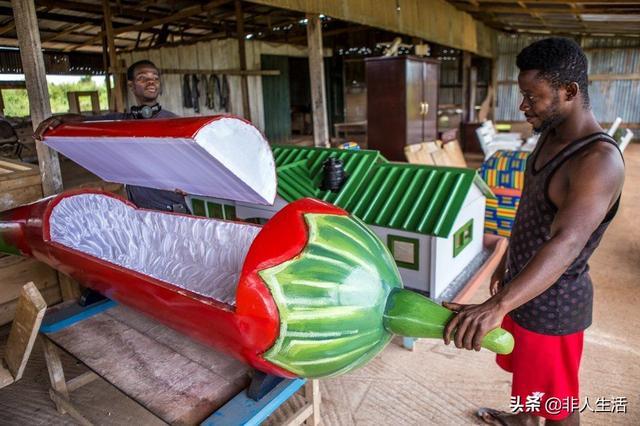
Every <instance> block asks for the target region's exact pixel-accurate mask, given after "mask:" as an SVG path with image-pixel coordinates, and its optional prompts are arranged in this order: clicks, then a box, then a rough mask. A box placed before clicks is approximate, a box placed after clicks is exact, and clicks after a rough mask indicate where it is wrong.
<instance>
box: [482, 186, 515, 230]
mask: <svg viewBox="0 0 640 426" xmlns="http://www.w3.org/2000/svg"><path fill="white" fill-rule="evenodd" d="M491 190H492V191H493V193H494V194H495V196H496V198H495V199H489V198H487V207H486V210H485V214H484V231H485V232H486V233H488V234H496V235H501V236H503V237H510V236H511V227H512V226H513V220H514V219H515V217H516V210H517V209H518V203H519V202H520V195H521V191H520V190H518V189H508V188H491Z"/></svg>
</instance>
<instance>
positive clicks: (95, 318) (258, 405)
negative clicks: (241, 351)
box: [40, 302, 321, 425]
mask: <svg viewBox="0 0 640 426" xmlns="http://www.w3.org/2000/svg"><path fill="white" fill-rule="evenodd" d="M114 305H115V304H114V303H113V302H108V303H106V304H103V305H102V306H96V307H95V309H94V310H91V309H89V310H85V311H80V312H76V311H74V310H72V311H71V312H70V313H73V312H75V313H73V314H72V315H71V316H67V317H64V316H63V317H64V318H59V319H58V322H57V323H56V322H53V323H52V322H48V323H47V324H46V326H43V327H42V330H43V333H49V334H46V335H45V334H41V335H40V336H41V339H42V343H43V349H44V355H45V361H46V364H47V370H48V372H49V378H50V382H51V388H50V390H49V396H50V398H51V400H52V401H53V402H54V403H55V405H56V408H57V410H58V411H59V412H60V413H61V414H69V415H70V416H71V417H72V418H73V419H74V420H75V421H77V422H79V423H80V424H83V425H89V424H91V423H90V422H89V421H88V420H87V418H86V417H85V416H84V415H83V414H82V413H81V412H80V411H79V410H78V409H77V408H76V406H75V405H74V403H73V396H72V395H71V394H72V392H74V391H75V390H77V389H79V388H80V387H82V386H84V385H85V384H88V383H91V382H92V381H94V380H95V379H97V378H103V379H104V380H106V381H107V382H109V383H111V384H113V385H114V386H116V387H117V388H118V389H120V391H122V392H124V393H125V394H126V395H128V396H129V397H131V398H133V399H134V400H135V401H136V402H137V403H138V404H140V405H141V406H142V407H145V408H146V409H147V410H149V412H150V413H151V414H153V415H155V416H157V417H158V418H159V419H162V420H164V421H167V422H169V423H174V421H175V422H176V423H179V424H183V423H186V424H192V423H197V422H200V421H201V422H202V423H201V424H202V425H210V424H213V425H217V424H247V423H248V424H259V423H260V422H262V421H263V420H265V419H266V418H267V417H268V416H269V415H270V414H271V413H273V412H274V411H275V410H276V409H277V408H278V407H279V406H281V404H282V403H283V402H285V401H287V400H288V399H289V398H290V397H291V396H292V395H293V394H295V393H296V392H298V391H299V390H300V389H303V391H304V393H303V396H304V403H303V405H302V406H301V407H299V408H298V409H297V411H296V412H295V413H293V414H292V415H290V416H289V418H288V419H286V420H285V422H283V423H284V424H287V425H299V424H302V423H303V422H306V424H313V425H317V424H318V423H319V421H320V403H321V395H320V386H319V382H318V381H317V380H304V379H285V380H282V381H281V382H280V383H278V384H277V385H276V387H275V388H273V389H271V390H270V391H269V392H268V393H267V394H266V395H264V396H263V397H262V398H260V399H259V400H257V401H255V400H253V399H251V398H249V396H248V393H247V388H243V387H242V386H238V383H239V382H238V381H239V380H244V377H246V376H245V375H246V370H247V368H246V367H245V366H238V367H240V370H238V371H235V372H232V371H231V369H232V364H226V361H225V362H223V363H222V364H218V362H220V361H223V360H224V359H225V358H224V357H222V358H221V357H220V355H215V354H212V353H210V351H209V350H207V349H205V348H198V347H193V349H187V350H183V348H185V346H188V345H189V340H188V339H187V338H186V337H184V336H182V335H180V334H179V333H176V332H175V331H172V330H170V329H168V328H165V327H164V326H159V327H158V328H154V330H155V331H154V332H153V333H152V335H146V334H144V333H145V331H144V330H147V329H148V328H147V327H148V326H149V323H148V322H147V321H148V320H147V319H146V318H143V317H142V316H141V315H139V314H137V313H136V312H135V311H131V310H129V309H127V308H124V307H118V306H114ZM67 306H71V305H67ZM61 309H63V310H64V309H65V308H64V307H63V308H61ZM112 310H114V311H112ZM116 310H117V311H116ZM57 312H58V313H60V310H58V311H57ZM58 324H61V325H58ZM98 324H102V325H98ZM123 333H124V334H126V335H127V336H131V333H133V334H135V335H136V337H135V338H134V340H135V341H136V342H138V343H137V344H136V345H134V347H132V348H113V347H112V345H109V344H107V345H105V343H106V342H108V341H112V340H113V341H121V340H119V339H122V336H123V335H124V334H123ZM114 336H115V337H114ZM85 338H86V339H87V340H85ZM104 339H106V340H104ZM79 340H82V341H83V343H80V342H79ZM92 348H101V349H100V350H101V352H100V356H98V357H96V352H95V351H94V349H92ZM107 348H108V349H107ZM142 348H145V349H142ZM61 350H62V351H65V352H66V353H68V354H70V355H71V356H74V357H77V358H78V360H80V361H81V362H85V361H89V363H88V364H86V365H87V367H89V368H90V370H91V371H88V372H86V373H83V374H81V375H79V376H77V377H75V378H73V379H71V380H67V379H66V377H65V372H64V369H63V365H62V362H61V358H60V351H61ZM96 350H98V349H96ZM141 351H142V352H141ZM140 353H144V354H145V356H144V357H142V359H139V356H140ZM170 354H174V355H175V357H176V358H175V359H180V360H182V361H178V362H177V364H179V365H180V366H181V367H175V366H173V367H168V369H169V370H171V371H165V372H164V373H163V372H162V369H163V368H164V367H160V366H161V365H164V364H163V362H164V361H163V360H166V357H167V355H169V356H173V355H170ZM122 358H124V359H129V360H134V359H138V361H136V362H138V363H139V364H138V365H137V366H136V368H135V369H134V370H133V371H132V370H131V364H130V363H125V364H123V363H121V359H122ZM172 359H174V358H172ZM149 360H152V361H151V363H152V364H154V366H151V368H152V371H154V372H156V373H157V374H159V376H158V377H159V378H157V380H156V379H153V380H152V381H149V382H146V384H144V385H143V386H153V385H154V383H152V382H153V381H156V384H160V383H167V381H168V378H167V377H175V374H177V373H178V371H181V368H185V367H184V365H186V364H184V361H187V360H191V362H195V361H196V360H197V363H193V364H191V365H193V368H195V370H194V369H193V368H192V369H190V370H189V368H191V367H186V368H187V369H188V370H189V371H192V373H193V374H194V375H195V376H194V377H198V379H196V381H195V382H196V383H201V382H203V381H204V382H207V383H208V381H207V380H205V377H208V378H209V379H214V378H215V380H219V384H218V385H217V386H218V388H219V389H221V392H223V395H225V394H224V392H225V391H224V390H223V388H224V387H225V386H226V385H223V383H227V385H229V386H232V387H233V388H235V389H236V390H235V391H234V392H237V393H235V394H234V395H235V396H233V397H232V398H231V400H228V396H224V399H223V400H221V402H224V401H227V402H226V403H223V404H222V405H218V404H216V408H215V411H214V413H213V414H211V411H209V412H207V413H206V414H207V415H208V417H206V418H204V420H201V419H203V417H202V416H201V414H198V413H200V412H201V408H199V407H200V406H201V405H202V404H210V403H211V402H212V401H213V400H211V397H212V395H211V393H210V392H211V391H212V389H214V387H215V386H214V387H211V386H209V384H208V385H206V386H204V387H202V391H203V393H199V392H197V393H194V392H192V391H190V392H187V394H188V395H183V393H184V392H182V391H181V390H180V389H183V386H184V385H186V384H188V383H191V382H190V380H192V379H191V378H189V377H185V378H184V379H180V381H181V383H179V384H177V385H175V386H174V385H171V386H172V388H171V389H170V390H169V391H168V392H170V393H171V392H176V394H178V393H179V394H180V395H181V396H180V397H181V398H183V399H181V400H180V402H179V403H178V404H179V405H176V406H171V405H170V406H167V404H166V401H165V403H163V404H162V405H158V404H157V403H153V404H149V401H150V400H154V401H156V400H157V399H155V397H154V396H153V395H149V392H145V391H144V390H141V393H136V392H139V391H140V388H139V386H140V381H139V380H140V378H141V377H140V375H141V374H142V375H144V372H145V370H147V369H148V368H150V366H149V365H148V364H147V363H148V362H149ZM201 363H204V364H205V365H226V367H225V368H224V369H223V370H220V371H219V372H217V370H215V369H212V367H204V365H203V364H201ZM154 367H160V368H157V369H156V368H154ZM116 370H117V371H116ZM205 370H208V371H210V372H211V373H212V374H209V373H207V374H206V375H204V376H203V375H201V373H202V372H203V371H205ZM122 373H126V374H124V375H123V374H122ZM164 374H168V375H169V376H167V377H164V376H163V375H164ZM132 376H133V377H132ZM118 377H119V379H117V378H118ZM163 377H164V378H163ZM234 377H235V378H234ZM232 378H233V379H232ZM227 380H231V381H227ZM124 381H126V382H127V384H125V383H124ZM142 381H143V382H144V381H145V380H142ZM133 382H135V383H136V384H135V385H133V387H131V383H133ZM232 382H233V384H231V383H232ZM194 386H195V385H194ZM132 391H133V393H130V392H132ZM226 392H228V390H227V391H226ZM163 401H164V400H163ZM178 407H179V409H180V412H179V413H174V411H173V410H175V409H177V408H178ZM172 409H173V410H172ZM169 412H171V414H169Z"/></svg>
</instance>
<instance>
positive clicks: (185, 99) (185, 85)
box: [182, 74, 193, 108]
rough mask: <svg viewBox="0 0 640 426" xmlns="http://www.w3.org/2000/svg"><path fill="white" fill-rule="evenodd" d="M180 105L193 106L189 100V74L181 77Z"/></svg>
mask: <svg viewBox="0 0 640 426" xmlns="http://www.w3.org/2000/svg"><path fill="white" fill-rule="evenodd" d="M182 106H183V107H185V108H193V103H192V101H191V78H190V77H189V74H185V75H184V76H183V77H182Z"/></svg>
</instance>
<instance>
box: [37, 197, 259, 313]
mask: <svg viewBox="0 0 640 426" xmlns="http://www.w3.org/2000/svg"><path fill="white" fill-rule="evenodd" d="M49 226H50V232H51V239H52V241H55V242H57V243H59V244H62V245H64V246H66V247H69V248H72V249H75V250H78V251H81V252H83V253H86V254H89V255H92V256H95V257H97V258H100V259H102V260H105V261H107V262H110V263H114V264H116V265H118V266H122V267H124V268H127V269H132V270H135V271H137V272H140V273H142V274H145V275H148V276H151V277H154V278H157V279H159V280H162V281H165V282H167V283H169V284H172V285H175V286H177V287H180V288H183V289H186V290H190V291H193V292H195V293H198V294H201V295H203V296H207V297H211V298H213V299H216V300H219V301H221V302H224V303H228V304H230V305H235V298H236V286H237V283H238V278H239V275H240V272H241V270H242V265H243V263H244V258H245V256H246V254H247V252H248V251H249V247H250V246H251V243H252V242H253V240H254V238H255V237H256V235H257V234H258V232H259V231H260V227H257V226H254V225H249V224H246V225H245V224H241V223H233V222H225V221H220V220H215V219H198V218H191V217H187V216H178V215H174V214H167V213H161V212H155V211H147V210H138V209H135V208H133V207H130V206H128V205H126V204H125V203H123V202H121V201H119V200H116V199H114V198H112V197H108V196H104V195H100V194H80V195H74V196H71V197H67V198H64V199H62V200H61V201H60V203H58V204H57V205H56V206H55V208H54V209H53V212H52V214H51V217H50V220H49Z"/></svg>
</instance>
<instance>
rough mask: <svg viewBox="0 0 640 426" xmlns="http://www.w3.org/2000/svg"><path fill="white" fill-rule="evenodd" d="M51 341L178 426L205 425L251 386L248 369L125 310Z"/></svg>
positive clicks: (114, 311)
mask: <svg viewBox="0 0 640 426" xmlns="http://www.w3.org/2000/svg"><path fill="white" fill-rule="evenodd" d="M130 324H131V325H130ZM138 329H140V330H143V332H141V331H139V330H138ZM156 336H160V338H159V339H157V338H156ZM48 337H49V338H50V339H51V340H52V341H53V342H55V344H56V345H58V346H60V347H61V348H63V349H64V350H66V351H67V352H69V353H71V354H72V355H73V356H75V357H76V358H78V359H79V360H80V361H82V362H83V363H84V364H86V365H87V367H89V368H90V369H91V370H93V371H94V372H95V373H96V374H98V375H99V376H101V377H103V378H104V379H105V380H107V381H108V382H110V383H111V384H113V385H114V386H115V387H117V388H118V389H120V390H121V391H122V392H124V393H125V394H126V395H128V396H129V397H131V398H133V399H134V400H136V401H137V402H138V403H139V404H141V405H142V406H144V407H145V408H147V409H148V410H149V411H151V412H152V413H154V414H155V415H157V416H158V417H160V418H161V419H162V420H164V421H166V422H168V423H172V424H174V423H180V424H193V423H198V422H200V421H201V420H203V419H204V418H205V417H207V416H208V415H209V414H210V413H211V412H213V411H215V410H216V409H217V408H218V407H220V406H221V405H223V404H224V403H225V402H226V401H228V400H229V399H231V398H232V397H233V396H235V395H236V394H237V393H238V392H240V391H241V390H242V389H244V388H245V387H246V385H247V382H248V378H247V376H246V372H247V371H248V367H247V366H245V365H243V364H241V363H239V362H238V361H235V360H231V359H230V358H229V357H227V356H224V355H222V354H220V353H218V352H216V351H215V350H213V349H210V348H206V347H204V346H201V345H199V344H197V343H195V342H192V341H188V339H186V338H185V337H184V336H182V335H181V334H180V333H177V332H175V331H173V330H171V329H169V328H167V327H164V326H162V325H160V324H158V323H156V322H155V321H152V320H150V319H148V318H146V317H144V316H142V315H141V314H138V313H137V312H135V311H133V310H131V309H128V308H126V307H123V306H118V307H116V308H112V309H110V310H109V311H107V312H105V313H102V314H98V315H96V316H93V317H91V318H87V319H85V320H83V321H82V322H80V323H78V324H75V325H74V326H73V327H68V328H66V329H64V330H61V331H59V332H57V333H52V334H50V335H48ZM178 345H180V346H178ZM174 346H176V347H175V349H177V350H178V351H180V352H176V350H174ZM194 358H195V359H196V360H197V361H196V360H194ZM221 365H222V366H225V365H226V367H223V368H220V366H221ZM239 370H240V371H241V372H242V373H243V374H242V377H239Z"/></svg>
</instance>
